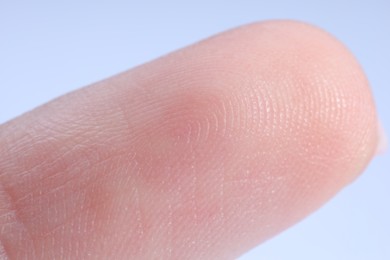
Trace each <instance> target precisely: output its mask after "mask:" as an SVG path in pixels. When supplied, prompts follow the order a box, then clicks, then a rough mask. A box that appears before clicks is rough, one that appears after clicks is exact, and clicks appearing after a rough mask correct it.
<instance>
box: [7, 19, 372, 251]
mask: <svg viewBox="0 0 390 260" xmlns="http://www.w3.org/2000/svg"><path fill="white" fill-rule="evenodd" d="M376 121H377V119H376V115H375V108H374V105H373V101H372V98H371V94H370V90H369V88H368V84H367V80H366V79H365V77H364V75H363V73H362V72H361V69H360V67H359V65H358V64H357V63H356V61H355V60H354V58H353V57H352V56H351V54H350V53H349V52H348V51H346V49H345V47H343V46H342V45H341V44H340V43H338V42H337V41H336V40H335V39H333V38H332V37H331V36H329V35H328V34H326V33H324V32H322V31H320V30H318V29H316V28H313V27H311V26H309V25H306V24H303V23H297V22H291V21H274V22H265V23H256V24H251V25H248V26H244V27H240V28H237V29H235V30H232V31H229V32H226V33H222V34H220V35H217V36H214V37H212V38H210V39H208V40H205V41H203V42H200V43H198V44H195V45H192V46H189V47H187V48H185V49H182V50H179V51H177V52H175V53H172V54H169V55H167V56H164V57H162V58H159V59H157V60H156V61H153V62H150V63H147V64H144V65H142V66H139V67H137V68H135V69H133V70H131V71H128V72H125V73H122V74H120V75H117V76H115V77H113V78H110V79H107V80H104V81H101V82H99V83H96V84H94V85H92V86H88V87H86V88H83V89H81V90H79V91H77V92H73V93H70V94H68V95H66V96H64V97H61V98H59V99H56V100H54V101H52V102H51V103H49V104H47V105H44V106H42V107H40V108H38V109H36V110H34V111H32V112H29V113H27V114H25V115H23V116H22V117H20V118H17V119H15V120H13V121H10V122H8V123H6V124H4V125H1V126H0V181H1V182H0V227H1V229H0V239H1V245H2V247H1V248H0V249H1V251H0V252H2V254H3V255H4V257H9V258H10V259H28V258H30V259H31V258H33V259H34V258H35V259H118V258H119V259H126V257H127V258H128V259H226V258H227V259H231V258H234V257H237V256H239V255H240V254H242V253H243V252H245V251H246V250H248V249H250V248H251V247H253V246H255V245H256V244H258V243H261V242H263V241H265V240H266V239H269V238H270V237H272V236H274V235H275V234H277V233H279V232H281V231H282V230H283V229H285V228H287V227H289V226H291V225H292V224H293V223H295V222H297V221H299V220H301V219H302V218H303V217H304V216H306V215H307V214H309V213H310V212H312V211H314V210H315V209H317V208H318V207H319V206H321V205H322V204H323V203H324V202H326V201H327V200H328V199H330V198H331V197H332V196H333V195H335V193H336V192H337V191H339V190H340V189H341V188H342V187H343V186H345V185H346V184H348V183H349V182H351V181H353V180H354V179H355V178H356V177H357V176H358V174H359V173H360V172H361V171H362V170H363V169H364V167H365V166H366V165H367V163H368V161H369V160H370V158H371V157H372V155H373V153H374V150H375V145H376V139H377V137H376V132H377V131H376V125H377V123H376ZM223 248H230V249H231V251H230V252H226V251H225V250H223ZM151 249H153V250H151ZM125 256H126V257H125Z"/></svg>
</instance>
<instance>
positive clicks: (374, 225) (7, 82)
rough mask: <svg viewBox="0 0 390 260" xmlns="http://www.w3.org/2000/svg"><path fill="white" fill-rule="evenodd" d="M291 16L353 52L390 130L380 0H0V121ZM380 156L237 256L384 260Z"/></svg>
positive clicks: (388, 15)
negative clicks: (201, 43) (305, 214)
mask: <svg viewBox="0 0 390 260" xmlns="http://www.w3.org/2000/svg"><path fill="white" fill-rule="evenodd" d="M269 18H293V19H299V20H303V21H307V22H311V23H314V24H316V25H318V26H320V27H322V28H324V29H326V30H328V31H329V32H331V33H333V34H334V35H335V36H336V37H338V38H339V39H340V40H341V41H343V42H344V43H345V44H346V45H347V46H348V47H349V48H350V49H351V50H352V52H353V53H354V54H355V55H356V56H357V58H358V60H359V61H360V62H361V64H362V66H363V67H364V69H365V71H366V73H367V75H368V78H369V80H370V82H371V84H372V88H373V91H374V94H375V98H376V101H377V104H378V109H379V114H380V117H381V119H382V121H383V125H384V127H385V128H386V129H388V130H390V105H389V98H390V85H389V84H390V82H389V76H390V1H388V0H382V1H380V0H376V1H374V0H371V1H358V0H355V1H352V0H351V1H336V0H333V1H299V0H296V1H288V0H284V1H283V0H279V1H277V0H276V1H275V0H268V1H210V0H209V1H207V0H198V1H192V2H184V1H142V2H141V1H138V2H135V1H76V0H69V1H63V2H62V3H59V1H24V2H23V1H6V0H0V123H1V122H5V121H7V120H9V119H11V118H12V117H15V116H17V115H19V114H21V113H23V112H25V111H27V110H30V109H32V108H34V107H36V106H37V105H40V104H42V103H44V102H46V101H48V100H50V99H52V98H54V97H57V96H59V95H61V94H63V93H66V92H69V91H71V90H74V89H76V88H79V87H81V86H84V85H86V84H89V83H92V82H94V81H97V80H100V79H103V78H105V77H107V76H110V75H112V74H115V73H118V72H121V71H123V70H125V69H128V68H131V67H132V66H135V65H137V64H140V63H143V62H146V61H148V60H151V59H153V58H156V57H158V56H160V55H162V54H165V53H167V52H170V51H172V50H174V49H177V48H179V47H183V46H185V45H188V44H190V43H192V42H195V41H198V40H200V39H202V38H205V37H207V36H209V35H212V34H214V33H217V32H220V31H223V30H226V29H228V28H231V27H235V26H238V25H241V24H245V23H248V22H253V21H257V20H264V19H269ZM389 169H390V160H389V157H388V156H387V155H386V156H382V157H380V158H378V159H376V160H375V161H374V162H373V163H372V164H371V165H370V167H369V168H368V170H367V171H366V173H365V175H364V176H362V177H361V178H360V179H359V180H358V181H356V182H355V183H353V185H351V186H349V187H348V188H346V189H345V190H344V191H342V192H341V193H340V194H339V196H338V197H337V198H335V199H334V200H332V201H331V202H330V203H328V204H327V205H326V206H325V207H324V208H322V209H321V210H319V211H317V212H316V213H315V214H313V215H312V216H310V217H309V218H307V219H306V220H305V221H304V222H302V223H300V224H299V225H297V226H295V227H293V228H291V229H289V230H288V231H287V232H285V233H283V234H282V235H281V236H279V237H277V238H275V239H273V240H271V241H269V242H267V243H265V244H264V245H262V246H260V247H258V248H256V249H254V250H253V251H251V252H249V253H248V254H247V255H245V256H243V257H242V258H241V259H243V260H245V259H268V260H280V259H299V260H313V259H316V260H322V259H324V260H325V259H326V260H329V259H343V260H344V259H348V260H349V259H351V260H360V259H362V260H368V259H369V260H371V259H372V260H389V259H390V223H389V221H390V170H389Z"/></svg>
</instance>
